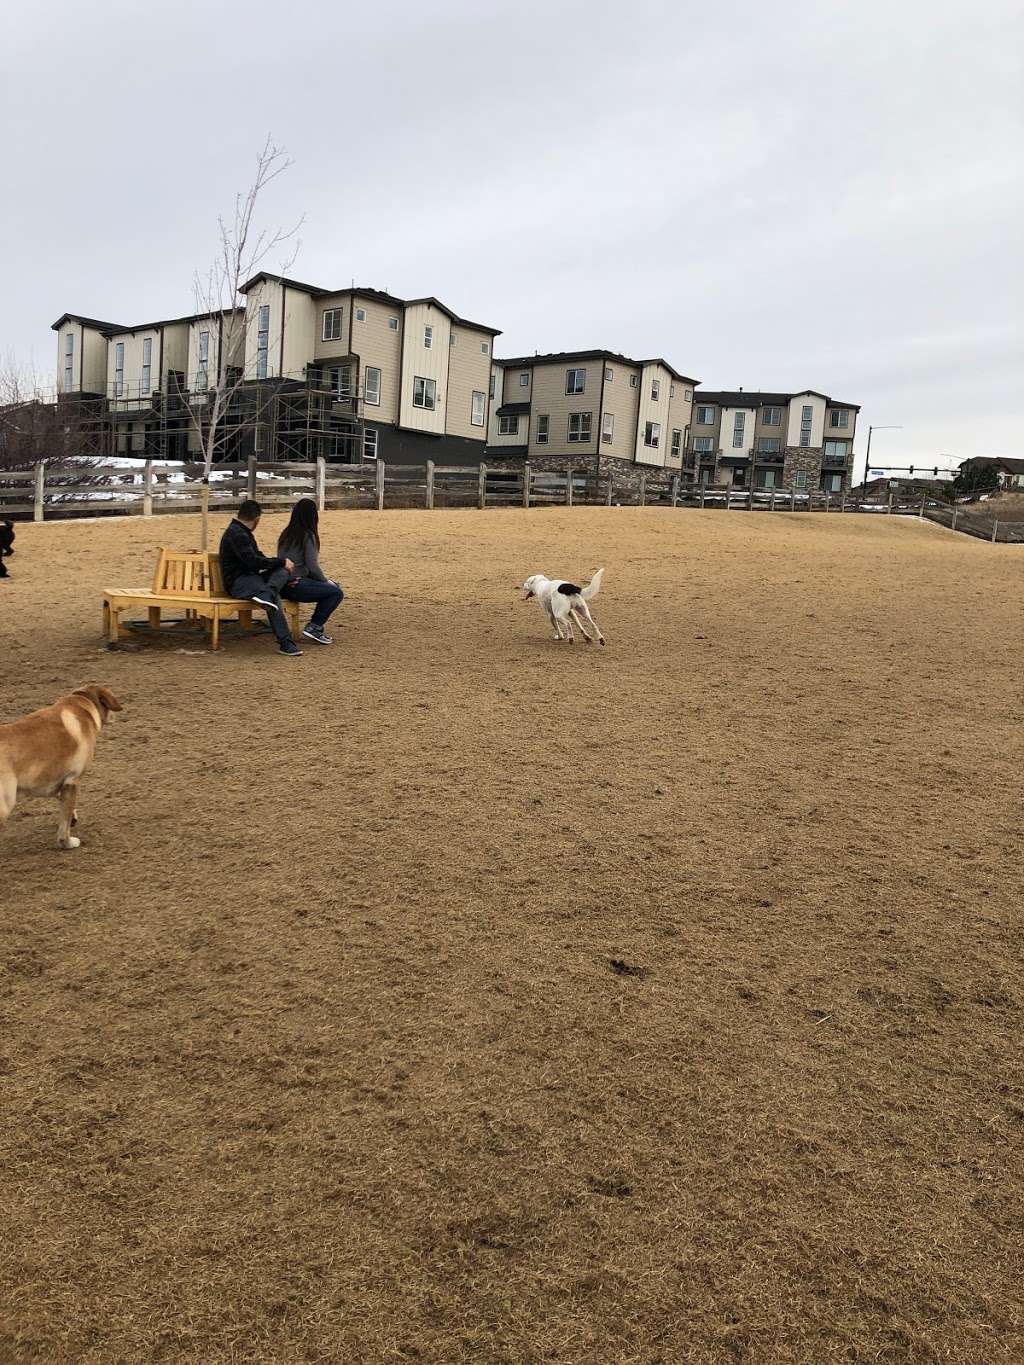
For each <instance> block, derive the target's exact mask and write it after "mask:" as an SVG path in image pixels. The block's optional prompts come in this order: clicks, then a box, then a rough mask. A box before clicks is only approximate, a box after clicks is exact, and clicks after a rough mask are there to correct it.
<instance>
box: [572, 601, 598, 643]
mask: <svg viewBox="0 0 1024 1365" xmlns="http://www.w3.org/2000/svg"><path fill="white" fill-rule="evenodd" d="M569 614H570V616H572V618H573V620H574V621H575V622H576V624H577V625H578V626H579V628H580V634H581V635H582V636H583V638H584V640H586V642H587V644H588V645H589V644H593V640H592V639H591V637H590V632H589V631H588V630H587V628H586V626H585V625H584V624H583V617H582V616H581V615H580V613H579V611H578V609H577V608H576V607H573V608H572V610H571V611H570V613H569Z"/></svg>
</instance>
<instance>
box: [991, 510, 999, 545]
mask: <svg viewBox="0 0 1024 1365" xmlns="http://www.w3.org/2000/svg"><path fill="white" fill-rule="evenodd" d="M998 534H999V518H998V517H997V518H996V519H995V521H994V522H993V523H992V544H993V545H994V544H995V543H996V536H997V535H998Z"/></svg>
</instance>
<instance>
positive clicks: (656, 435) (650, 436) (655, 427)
mask: <svg viewBox="0 0 1024 1365" xmlns="http://www.w3.org/2000/svg"><path fill="white" fill-rule="evenodd" d="M660 441H661V423H660V422H648V423H647V426H646V427H645V428H644V445H645V446H650V447H651V448H652V449H653V450H657V448H658V443H659V442H660Z"/></svg>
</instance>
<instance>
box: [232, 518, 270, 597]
mask: <svg viewBox="0 0 1024 1365" xmlns="http://www.w3.org/2000/svg"><path fill="white" fill-rule="evenodd" d="M283 568H284V560H283V559H272V558H270V557H269V556H267V555H264V554H260V547H259V546H258V545H257V544H256V537H255V536H254V535H253V533H252V532H251V531H250V530H249V528H248V526H243V525H242V523H241V522H240V521H239V520H238V519H237V518H236V519H235V520H234V521H232V522H231V524H230V525H229V526H228V529H227V530H226V531H225V532H224V534H223V535H222V536H221V538H220V571H221V574H222V576H223V578H224V587H225V588H226V589H227V591H228V592H229V593H230V592H233V590H234V586H235V580H236V579H238V578H241V576H242V574H246V573H249V574H252V573H259V574H262V573H269V572H270V571H271V570H272V569H283Z"/></svg>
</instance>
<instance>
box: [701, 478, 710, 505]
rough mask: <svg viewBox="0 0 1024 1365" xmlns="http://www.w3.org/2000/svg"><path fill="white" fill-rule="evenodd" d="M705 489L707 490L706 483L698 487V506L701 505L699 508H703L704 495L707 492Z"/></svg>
mask: <svg viewBox="0 0 1024 1365" xmlns="http://www.w3.org/2000/svg"><path fill="white" fill-rule="evenodd" d="M707 489H708V486H707V484H706V483H702V484H701V486H700V505H701V507H703V506H704V494H705V493H706V492H707Z"/></svg>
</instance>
